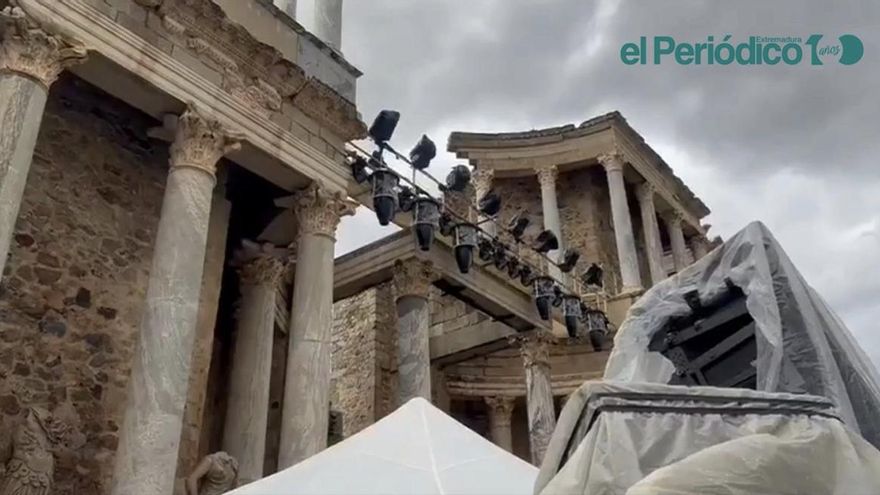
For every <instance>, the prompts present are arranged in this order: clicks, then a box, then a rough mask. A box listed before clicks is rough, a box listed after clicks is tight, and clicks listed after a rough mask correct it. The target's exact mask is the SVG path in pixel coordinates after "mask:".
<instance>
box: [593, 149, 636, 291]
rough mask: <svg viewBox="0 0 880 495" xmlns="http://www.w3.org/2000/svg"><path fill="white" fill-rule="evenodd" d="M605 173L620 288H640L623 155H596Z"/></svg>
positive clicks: (626, 289) (624, 289)
mask: <svg viewBox="0 0 880 495" xmlns="http://www.w3.org/2000/svg"><path fill="white" fill-rule="evenodd" d="M599 162H600V163H601V164H602V165H603V166H604V167H605V173H606V174H607V176H608V193H609V196H610V197H611V219H612V221H613V222H614V238H615V240H616V241H617V258H618V260H619V262H620V277H621V279H622V281H623V291H624V292H625V291H629V290H638V289H640V288H641V287H642V278H641V275H640V274H639V258H638V253H637V251H636V239H635V235H634V234H633V227H632V216H631V215H630V212H629V202H628V201H627V198H626V184H625V182H624V180H623V167H624V161H623V156H621V155H620V154H619V153H609V154H606V155H602V156H600V157H599Z"/></svg>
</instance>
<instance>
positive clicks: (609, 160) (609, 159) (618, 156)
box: [598, 150, 624, 172]
mask: <svg viewBox="0 0 880 495" xmlns="http://www.w3.org/2000/svg"><path fill="white" fill-rule="evenodd" d="M598 160H599V163H601V164H602V166H603V167H605V171H606V172H619V171H622V170H623V164H624V159H623V154H622V153H621V152H620V151H617V150H613V151H610V152H608V153H605V154H602V155H599V157H598Z"/></svg>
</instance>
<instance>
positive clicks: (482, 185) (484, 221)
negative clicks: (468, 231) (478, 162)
mask: <svg viewBox="0 0 880 495" xmlns="http://www.w3.org/2000/svg"><path fill="white" fill-rule="evenodd" d="M494 178H495V171H494V170H492V169H491V168H475V169H474V171H473V172H472V173H471V184H473V185H474V193H475V194H474V208H478V207H479V203H480V199H482V197H483V196H485V195H486V194H487V193H488V192H489V191H491V190H492V180H493V179H494ZM477 221H478V222H480V228H482V229H483V230H485V231H486V232H488V233H489V234H491V235H496V234H497V233H498V229H497V226H496V224H495V221H494V220H490V219H489V217H487V216H485V215H482V214H481V215H480V216H479V218H478V219H477Z"/></svg>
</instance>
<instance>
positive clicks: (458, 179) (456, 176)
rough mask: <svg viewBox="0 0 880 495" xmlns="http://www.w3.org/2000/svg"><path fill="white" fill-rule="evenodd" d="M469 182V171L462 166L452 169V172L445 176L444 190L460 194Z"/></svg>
mask: <svg viewBox="0 0 880 495" xmlns="http://www.w3.org/2000/svg"><path fill="white" fill-rule="evenodd" d="M470 181H471V171H470V169H468V168H467V167H465V166H464V165H456V166H454V167H452V171H451V172H449V175H447V176H446V189H447V190H449V191H455V192H462V191H464V189H465V188H466V187H467V185H468V183H470Z"/></svg>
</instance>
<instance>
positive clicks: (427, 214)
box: [414, 197, 440, 251]
mask: <svg viewBox="0 0 880 495" xmlns="http://www.w3.org/2000/svg"><path fill="white" fill-rule="evenodd" d="M414 214H415V223H414V228H415V231H416V241H417V242H418V244H419V249H421V250H422V251H428V250H429V249H431V243H433V242H434V229H436V228H437V227H439V226H440V203H438V202H437V201H436V200H435V199H433V198H425V197H422V198H418V199H416V200H415V206H414Z"/></svg>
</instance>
